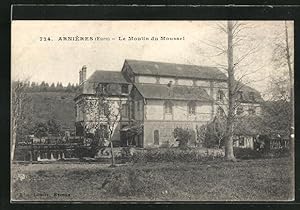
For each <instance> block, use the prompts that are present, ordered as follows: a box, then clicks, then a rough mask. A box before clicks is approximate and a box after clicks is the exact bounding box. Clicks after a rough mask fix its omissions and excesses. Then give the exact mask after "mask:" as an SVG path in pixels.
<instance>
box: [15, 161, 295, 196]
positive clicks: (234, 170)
mask: <svg viewBox="0 0 300 210" xmlns="http://www.w3.org/2000/svg"><path fill="white" fill-rule="evenodd" d="M292 180H293V166H292V164H291V160H290V159H288V158H276V159H275V158H274V159H257V160H240V161H238V162H235V163H233V162H225V161H222V160H214V161H208V162H203V163H146V164H141V163H139V164H127V165H119V166H118V167H116V168H110V167H109V166H108V165H104V164H97V163H90V164H89V163H72V164H71V163H68V164H62V163H53V164H28V165H23V164H14V165H12V189H13V191H12V199H13V200H34V201H39V200H48V201H55V200H61V201H130V200H131V201H134V200H141V201H151V200H155V201H172V200H180V201H238V200H243V201H264V200H268V201H278V200H280V201H287V200H292V199H293V197H294V196H293V190H292V189H293V181H292Z"/></svg>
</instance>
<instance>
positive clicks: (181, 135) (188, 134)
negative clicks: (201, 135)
mask: <svg viewBox="0 0 300 210" xmlns="http://www.w3.org/2000/svg"><path fill="white" fill-rule="evenodd" d="M173 135H174V138H175V139H176V141H178V142H179V143H178V147H179V148H182V149H186V148H187V147H188V143H189V142H191V141H194V142H195V131H194V130H191V129H188V128H186V129H184V128H178V127H177V128H175V129H174V132H173Z"/></svg>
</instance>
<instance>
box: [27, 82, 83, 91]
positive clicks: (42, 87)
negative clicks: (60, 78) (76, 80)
mask: <svg viewBox="0 0 300 210" xmlns="http://www.w3.org/2000/svg"><path fill="white" fill-rule="evenodd" d="M26 88H27V92H73V93H74V92H76V91H77V90H78V88H79V86H78V84H71V83H68V85H67V86H63V84H62V83H61V82H57V83H56V84H55V83H51V84H49V83H47V82H45V81H42V82H41V83H40V84H38V83H37V82H30V81H27V82H26Z"/></svg>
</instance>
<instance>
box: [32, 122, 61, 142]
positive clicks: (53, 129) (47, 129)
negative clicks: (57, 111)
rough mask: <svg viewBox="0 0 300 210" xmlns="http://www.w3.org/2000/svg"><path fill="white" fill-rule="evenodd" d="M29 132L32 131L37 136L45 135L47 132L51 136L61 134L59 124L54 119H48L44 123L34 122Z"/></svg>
mask: <svg viewBox="0 0 300 210" xmlns="http://www.w3.org/2000/svg"><path fill="white" fill-rule="evenodd" d="M31 133H33V134H34V135H35V136H36V137H37V138H42V137H46V136H48V135H49V134H51V135H53V136H59V135H60V134H61V128H60V125H59V124H58V123H57V122H56V121H55V120H54V119H50V120H48V121H47V122H46V123H45V122H38V123H36V124H35V125H34V127H33V129H32V131H31Z"/></svg>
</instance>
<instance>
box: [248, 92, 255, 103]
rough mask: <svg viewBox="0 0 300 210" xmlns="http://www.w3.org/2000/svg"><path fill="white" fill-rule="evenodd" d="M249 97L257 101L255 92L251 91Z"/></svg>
mask: <svg viewBox="0 0 300 210" xmlns="http://www.w3.org/2000/svg"><path fill="white" fill-rule="evenodd" d="M249 98H250V100H251V101H255V97H254V92H250V93H249Z"/></svg>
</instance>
